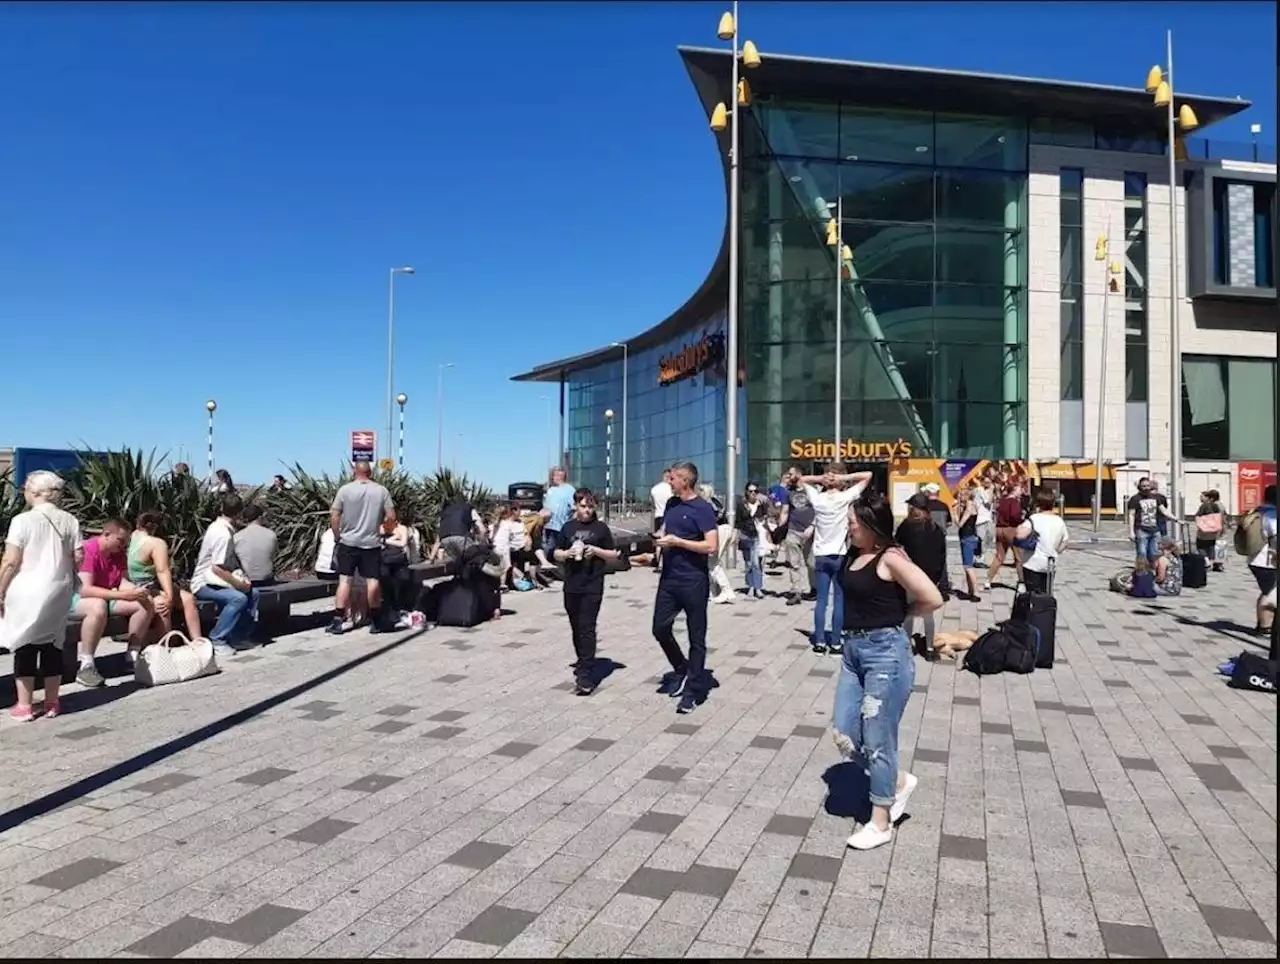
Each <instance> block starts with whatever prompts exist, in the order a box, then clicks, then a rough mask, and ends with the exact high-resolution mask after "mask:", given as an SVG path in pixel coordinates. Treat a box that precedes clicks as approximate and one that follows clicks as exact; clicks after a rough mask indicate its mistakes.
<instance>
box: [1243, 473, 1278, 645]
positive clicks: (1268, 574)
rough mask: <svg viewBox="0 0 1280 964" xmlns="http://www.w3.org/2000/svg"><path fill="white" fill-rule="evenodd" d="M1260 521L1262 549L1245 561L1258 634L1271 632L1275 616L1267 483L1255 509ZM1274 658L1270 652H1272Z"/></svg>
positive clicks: (1271, 491) (1272, 503)
mask: <svg viewBox="0 0 1280 964" xmlns="http://www.w3.org/2000/svg"><path fill="white" fill-rule="evenodd" d="M1256 511H1257V513H1258V517H1259V519H1260V520H1261V529H1262V532H1261V534H1262V540H1263V546H1262V548H1261V549H1260V550H1259V551H1258V552H1257V553H1256V554H1255V555H1254V556H1253V557H1252V558H1251V559H1250V560H1249V571H1250V572H1251V573H1253V578H1254V580H1255V581H1256V582H1257V583H1258V604H1257V607H1256V608H1257V616H1258V622H1257V626H1256V628H1255V632H1257V633H1258V635H1259V636H1266V635H1269V634H1270V633H1271V625H1272V623H1273V622H1274V620H1275V618H1276V611H1275V600H1274V599H1269V598H1268V597H1270V596H1271V594H1272V593H1273V592H1275V588H1276V487H1275V484H1274V483H1272V484H1271V485H1269V486H1267V487H1266V488H1265V489H1264V490H1263V492H1262V504H1261V505H1259V506H1258V508H1257V510H1256ZM1273 658H1274V654H1273Z"/></svg>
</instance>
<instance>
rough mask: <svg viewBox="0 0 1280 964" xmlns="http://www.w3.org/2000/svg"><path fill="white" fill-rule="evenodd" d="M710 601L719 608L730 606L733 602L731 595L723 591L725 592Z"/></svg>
mask: <svg viewBox="0 0 1280 964" xmlns="http://www.w3.org/2000/svg"><path fill="white" fill-rule="evenodd" d="M711 601H712V602H714V603H718V604H719V605H721V606H726V605H730V604H732V602H733V594H732V593H731V592H729V591H725V592H722V593H721V594H720V595H718V596H716V598H715V599H713V600H711Z"/></svg>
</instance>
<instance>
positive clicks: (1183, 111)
mask: <svg viewBox="0 0 1280 964" xmlns="http://www.w3.org/2000/svg"><path fill="white" fill-rule="evenodd" d="M1178 126H1179V127H1181V128H1182V129H1183V130H1184V131H1193V130H1195V129H1196V128H1197V127H1199V126H1200V118H1199V117H1197V116H1196V112H1195V111H1194V110H1192V109H1191V105H1190V104H1183V105H1182V106H1181V107H1179V108H1178Z"/></svg>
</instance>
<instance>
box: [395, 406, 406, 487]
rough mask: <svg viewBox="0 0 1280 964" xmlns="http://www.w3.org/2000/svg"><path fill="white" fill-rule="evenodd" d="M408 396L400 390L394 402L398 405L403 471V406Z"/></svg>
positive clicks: (401, 466)
mask: <svg viewBox="0 0 1280 964" xmlns="http://www.w3.org/2000/svg"><path fill="white" fill-rule="evenodd" d="M408 401H409V396H408V395H406V394H405V393H404V392H401V393H400V394H399V395H397V396H396V404H397V405H399V406H400V463H399V464H400V471H402V472H403V471H404V406H405V403H407V402H408Z"/></svg>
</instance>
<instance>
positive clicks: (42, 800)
mask: <svg viewBox="0 0 1280 964" xmlns="http://www.w3.org/2000/svg"><path fill="white" fill-rule="evenodd" d="M424 632H426V630H425V629H419V630H418V631H417V632H412V633H409V634H408V635H406V636H402V637H401V638H400V639H397V640H395V641H394V642H391V643H388V644H387V645H386V646H381V647H379V648H378V649H375V650H373V652H370V653H365V654H364V655H363V656H357V657H356V658H355V659H353V660H350V661H348V662H346V663H343V664H342V665H340V666H335V667H334V668H333V669H331V670H326V671H325V672H323V673H321V674H320V675H319V676H317V677H315V678H314V679H310V680H307V681H306V682H305V683H299V684H298V685H297V686H294V687H291V688H290V689H287V690H285V691H284V692H283V693H277V694H276V695H275V696H269V697H267V698H266V699H265V700H261V701H259V702H257V703H254V704H253V705H252V706H246V707H245V708H244V709H242V710H237V711H236V712H234V713H231V714H228V715H227V716H224V717H222V719H220V720H214V721H213V722H212V723H207V724H205V725H204V726H202V727H200V728H199V729H197V730H192V731H191V732H190V733H186V734H184V735H182V736H179V737H175V738H174V739H172V740H170V741H169V742H168V743H162V744H160V745H159V746H157V747H153V748H152V749H150V750H146V751H144V752H142V753H139V754H138V755H137V756H134V757H130V758H129V759H127V760H122V761H121V762H119V763H116V764H113V765H112V766H109V767H107V768H106V769H105V770H100V771H99V772H97V773H93V774H90V775H89V776H87V777H82V778H81V779H79V780H77V781H76V782H75V783H72V784H70V785H68V786H65V787H62V788H61V789H59V790H54V791H53V792H52V793H47V794H45V795H44V796H43V797H37V798H36V799H35V800H32V801H31V802H30V803H24V804H23V805H22V806H20V807H14V808H13V809H12V810H8V811H5V812H4V813H0V833H4V832H5V831H6V830H12V829H13V828H14V827H18V826H21V825H22V824H24V823H26V822H27V821H28V820H32V819H34V818H36V817H42V816H44V815H45V814H46V813H52V812H53V811H54V810H57V809H58V808H59V807H65V806H66V805H67V804H68V803H74V802H75V801H76V800H79V799H81V798H82V797H85V796H88V795H89V794H90V793H93V792H94V791H95V790H100V789H102V788H103V787H106V786H110V785H111V784H112V783H115V782H116V781H117V780H122V779H124V778H125V777H127V776H130V775H131V774H134V773H138V772H139V771H141V770H145V769H146V768H147V767H149V766H153V765H155V764H156V763H159V762H160V761H161V760H167V759H168V758H169V757H171V756H175V755H176V754H178V753H181V752H182V751H183V750H189V749H191V747H193V746H195V745H196V744H198V743H202V742H204V741H205V740H207V739H209V738H210V737H213V736H217V735H218V734H219V733H225V732H226V731H227V730H229V729H231V728H232V727H235V726H239V725H240V724H241V723H246V722H248V721H249V720H251V719H253V718H254V717H255V716H259V715H260V714H262V713H265V712H266V711H267V710H269V709H272V708H274V707H277V706H279V705H280V704H281V703H287V702H289V701H290V700H292V699H294V698H296V697H299V696H301V695H302V694H304V693H306V692H308V691H309V690H313V689H315V688H316V687H317V686H323V685H324V684H325V683H328V682H329V681H330V680H334V679H337V678H338V677H339V676H341V675H343V674H344V673H349V672H350V671H351V670H353V669H356V668H357V667H360V666H363V665H364V664H365V663H367V662H369V661H370V660H372V659H377V658H378V657H379V656H382V655H383V654H384V653H389V652H391V651H392V650H393V649H397V648H399V647H400V646H403V645H404V644H405V643H407V642H409V641H410V640H412V639H417V638H418V637H419V636H421V635H422V634H423V633H424ZM63 719H64V720H65V719H66V717H65V716H64V717H63Z"/></svg>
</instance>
